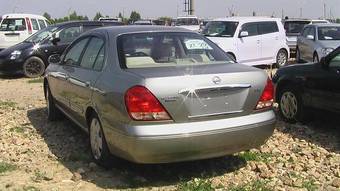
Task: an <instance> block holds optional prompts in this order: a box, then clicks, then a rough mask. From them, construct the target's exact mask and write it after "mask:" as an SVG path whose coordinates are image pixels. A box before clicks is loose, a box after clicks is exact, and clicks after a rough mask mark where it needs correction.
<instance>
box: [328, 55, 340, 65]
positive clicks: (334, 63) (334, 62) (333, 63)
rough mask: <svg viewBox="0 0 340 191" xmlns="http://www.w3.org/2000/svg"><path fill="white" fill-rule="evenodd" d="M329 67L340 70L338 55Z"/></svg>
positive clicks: (339, 57) (339, 56)
mask: <svg viewBox="0 0 340 191" xmlns="http://www.w3.org/2000/svg"><path fill="white" fill-rule="evenodd" d="M329 67H331V68H340V54H338V55H336V56H335V57H334V58H333V59H332V60H331V61H330V62H329Z"/></svg>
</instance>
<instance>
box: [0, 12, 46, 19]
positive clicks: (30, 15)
mask: <svg viewBox="0 0 340 191" xmlns="http://www.w3.org/2000/svg"><path fill="white" fill-rule="evenodd" d="M25 17H29V18H38V19H45V20H47V19H46V18H45V17H43V16H41V15H34V14H24V13H13V14H6V15H2V18H3V19H5V18H25Z"/></svg>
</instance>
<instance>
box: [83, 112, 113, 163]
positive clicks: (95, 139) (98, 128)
mask: <svg viewBox="0 0 340 191" xmlns="http://www.w3.org/2000/svg"><path fill="white" fill-rule="evenodd" d="M89 126H90V127H89V131H90V145H91V153H92V156H93V159H94V160H95V162H96V163H97V164H99V165H100V166H103V167H105V168H110V167H112V156H111V154H110V151H109V149H108V146H107V142H106V139H105V136H104V132H103V128H102V125H101V123H100V121H99V118H98V116H97V115H96V114H93V115H92V117H91V120H90V124H89Z"/></svg>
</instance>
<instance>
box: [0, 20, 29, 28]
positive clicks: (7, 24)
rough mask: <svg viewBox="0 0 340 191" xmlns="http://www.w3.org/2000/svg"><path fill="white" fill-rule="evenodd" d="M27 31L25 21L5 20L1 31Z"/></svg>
mask: <svg viewBox="0 0 340 191" xmlns="http://www.w3.org/2000/svg"><path fill="white" fill-rule="evenodd" d="M24 30H26V22H25V19H22V18H18V19H14V18H13V19H12V18H10V19H8V18H7V19H3V21H2V23H1V26H0V31H24Z"/></svg>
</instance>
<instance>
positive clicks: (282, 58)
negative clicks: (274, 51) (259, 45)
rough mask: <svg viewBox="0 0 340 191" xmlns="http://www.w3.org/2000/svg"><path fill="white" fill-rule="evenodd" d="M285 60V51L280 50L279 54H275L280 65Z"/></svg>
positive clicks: (284, 62)
mask: <svg viewBox="0 0 340 191" xmlns="http://www.w3.org/2000/svg"><path fill="white" fill-rule="evenodd" d="M286 62H287V56H286V53H284V52H283V51H281V52H280V53H279V55H278V56H277V63H278V64H279V65H280V66H283V65H285V64H286Z"/></svg>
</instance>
